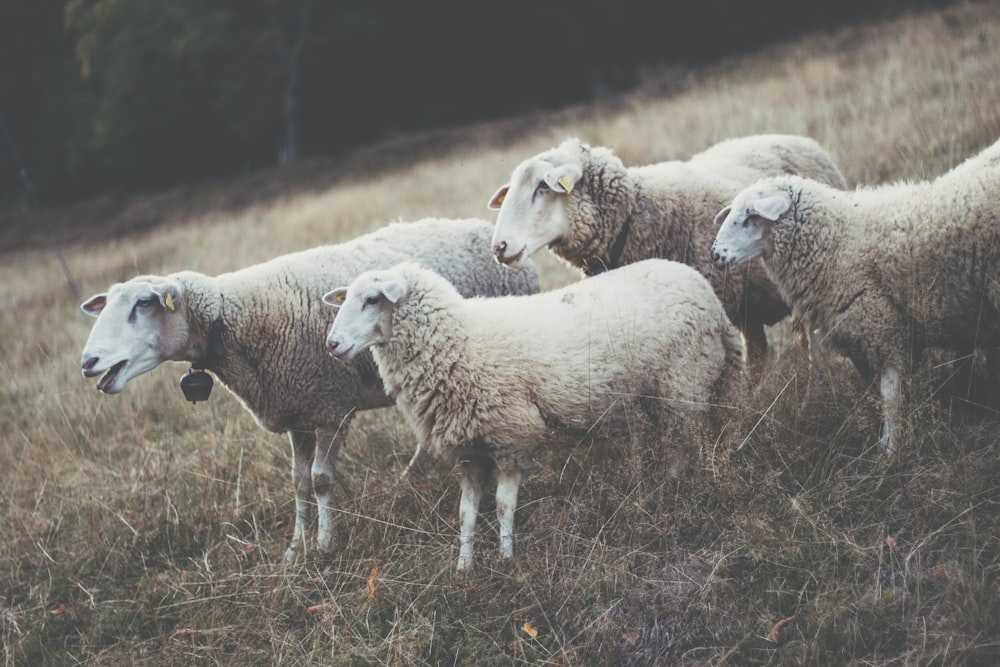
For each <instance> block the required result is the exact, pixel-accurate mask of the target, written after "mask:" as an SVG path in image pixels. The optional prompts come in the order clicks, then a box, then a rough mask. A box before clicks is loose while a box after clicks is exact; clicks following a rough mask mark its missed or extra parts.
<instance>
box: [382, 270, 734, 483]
mask: <svg viewBox="0 0 1000 667" xmlns="http://www.w3.org/2000/svg"><path fill="white" fill-rule="evenodd" d="M393 271H394V272H398V273H399V274H400V275H402V276H403V278H404V280H405V282H406V284H407V286H408V291H407V295H406V297H405V298H404V299H403V300H402V301H401V302H400V303H399V304H398V305H397V306H396V307H395V308H394V310H393V313H392V327H391V330H392V331H391V336H390V338H389V341H388V342H387V343H386V344H385V345H381V346H376V347H375V348H374V357H375V361H376V363H377V365H378V368H379V372H380V374H381V376H382V378H383V381H384V383H385V387H386V391H387V392H388V393H389V394H390V395H391V396H394V397H396V400H397V404H398V405H399V407H400V409H402V410H403V411H404V413H405V414H407V415H408V417H409V418H410V421H411V424H412V425H413V427H414V429H415V430H416V432H417V434H418V439H419V441H420V442H421V443H422V444H423V445H426V446H428V447H429V448H430V449H431V450H432V451H433V452H434V453H436V454H438V455H444V456H450V455H452V454H454V453H455V452H456V451H461V450H462V448H464V447H466V446H468V445H470V444H472V443H479V444H482V445H484V446H486V447H487V448H489V449H490V451H491V452H492V454H493V456H494V457H495V458H496V459H497V465H498V467H501V468H503V467H504V466H505V465H508V463H506V462H505V460H507V459H509V460H510V463H509V465H515V466H521V465H525V461H526V460H527V459H528V458H529V457H530V453H531V451H533V450H534V449H535V448H536V447H537V446H540V445H542V444H544V443H545V442H547V441H548V440H549V439H551V438H553V437H554V436H556V434H557V433H558V432H559V431H566V432H570V433H575V434H577V435H578V434H580V433H583V432H585V431H588V430H590V429H593V428H594V427H595V425H598V424H599V425H600V428H601V429H602V432H605V433H619V434H621V433H625V432H628V430H629V426H630V424H634V423H635V419H636V418H637V417H636V414H638V412H640V411H642V410H643V409H647V410H648V407H646V408H644V407H643V406H640V405H639V403H641V401H640V400H638V398H637V397H658V400H653V401H652V403H653V404H654V405H655V407H654V408H653V414H648V415H646V417H647V418H648V419H649V420H650V421H651V422H653V423H659V424H661V425H663V424H666V423H667V422H668V421H671V420H673V419H675V418H676V419H679V420H683V419H685V418H687V417H688V416H690V415H691V414H696V413H701V412H704V411H706V410H707V409H708V408H709V406H711V405H712V404H713V403H715V401H717V400H718V398H719V396H718V391H717V385H719V384H720V380H723V379H724V380H725V381H729V380H736V379H738V377H739V376H740V374H741V371H742V368H743V363H744V362H743V346H742V341H741V340H740V338H739V334H738V333H737V332H736V330H735V328H734V327H733V326H732V324H731V323H730V322H729V321H728V319H727V318H726V317H725V314H724V313H723V312H722V309H721V306H720V304H719V303H718V300H717V299H716V298H715V296H714V294H713V293H712V290H711V288H710V286H709V285H708V283H707V282H706V281H705V280H704V279H703V278H702V277H701V276H699V275H698V274H697V273H696V272H694V271H693V270H691V269H690V268H689V267H686V266H684V265H681V264H678V263H675V262H669V261H666V260H647V261H645V262H641V263H636V264H634V265H630V266H628V267H623V268H622V269H619V270H617V271H612V272H608V273H606V274H602V275H600V276H597V277H595V278H592V279H590V280H586V281H582V282H580V283H575V284H572V285H570V286H568V287H565V288H562V289H560V290H554V291H551V292H547V293H543V294H539V295H534V296H530V297H504V298H493V299H463V298H462V297H461V296H460V295H459V294H457V293H456V292H455V290H454V288H452V287H451V286H450V285H449V284H448V283H447V282H446V281H444V280H442V279H441V278H440V277H439V276H437V275H435V274H434V273H433V272H431V271H428V270H426V269H423V268H420V267H417V266H415V265H404V266H401V267H396V268H395V269H393ZM722 384H725V382H722ZM723 391H725V390H723ZM632 413H634V414H632Z"/></svg>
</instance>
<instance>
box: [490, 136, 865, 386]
mask: <svg viewBox="0 0 1000 667" xmlns="http://www.w3.org/2000/svg"><path fill="white" fill-rule="evenodd" d="M791 173H795V174H801V175H804V176H809V177H811V178H815V179H816V180H819V181H822V182H824V183H828V184H829V185H832V186H834V187H838V188H843V187H846V182H845V181H844V177H843V176H842V175H841V173H840V170H839V169H838V168H837V166H836V164H834V162H833V159H832V158H831V157H830V155H829V154H828V153H827V152H826V151H825V150H823V148H822V147H821V146H820V145H819V144H817V143H816V142H815V141H813V140H812V139H809V138H807V137H800V136H794V135H757V136H750V137H742V138H737V139H729V140H727V141H723V142H721V143H719V144H716V145H715V146H712V147H711V148H709V149H707V150H705V151H703V152H701V153H698V154H697V155H695V156H694V157H692V158H691V159H689V160H687V161H685V162H681V161H671V162H662V163H658V164H653V165H648V166H644V167H625V165H624V164H622V161H621V160H620V159H619V158H618V157H617V156H615V155H614V154H613V153H612V151H611V150H610V149H609V148H604V147H591V146H589V145H587V144H584V143H582V142H581V141H580V140H579V139H567V140H566V141H564V142H563V143H562V144H561V145H560V146H558V147H557V148H554V149H551V150H548V151H545V152H543V153H540V154H538V155H536V156H534V157H531V158H528V159H527V160H525V161H523V162H521V164H519V165H518V166H517V167H515V169H514V171H513V173H512V175H511V179H510V183H509V184H508V185H504V186H502V187H501V188H500V189H499V190H497V192H496V194H494V195H493V198H492V199H491V200H490V203H489V207H490V208H491V209H499V214H498V215H497V222H496V230H495V232H494V234H493V249H494V252H495V254H496V257H497V260H498V261H500V262H503V263H505V264H510V265H514V266H516V265H517V263H518V262H519V261H520V260H522V259H525V258H528V257H530V256H531V255H532V254H533V253H535V252H536V251H537V250H539V249H540V248H541V247H542V246H548V247H549V249H550V250H551V251H552V252H554V253H555V254H556V255H558V256H559V257H561V258H563V259H564V260H566V261H567V262H568V263H569V264H571V265H574V266H577V267H579V268H581V269H583V272H584V273H585V274H587V275H593V274H595V273H598V272H600V271H602V270H605V269H610V268H615V267H618V266H622V265H624V264H629V263H631V262H635V261H638V260H641V259H647V258H652V257H662V258H665V259H672V260H674V261H676V262H682V263H684V264H688V265H689V266H693V267H694V268H695V269H697V270H698V271H699V272H700V273H701V274H702V275H704V276H705V277H706V278H708V279H709V281H711V283H712V287H713V288H714V289H715V293H716V295H718V297H719V299H720V300H721V301H722V303H723V305H724V306H725V309H726V314H727V315H729V318H730V319H731V320H732V321H733V322H734V323H735V324H736V325H737V326H738V327H739V328H740V330H741V331H742V332H743V335H744V337H745V339H746V344H747V352H748V361H749V363H750V365H751V368H753V369H757V370H759V368H760V367H761V365H762V364H763V363H764V361H765V359H766V356H767V337H766V336H765V333H764V326H765V325H771V324H774V323H775V322H778V321H779V320H781V319H783V318H784V317H785V316H787V315H788V314H789V313H790V312H791V311H790V309H789V307H788V305H786V304H785V302H784V301H782V299H781V297H780V295H779V294H778V291H777V289H775V287H774V285H773V284H771V282H770V280H768V278H767V276H766V274H765V272H764V269H763V267H761V266H760V265H759V263H756V262H755V263H753V264H750V265H748V266H747V268H746V270H745V271H743V272H741V273H739V274H736V273H725V272H720V271H716V270H715V269H714V267H713V266H712V262H711V261H710V260H709V258H708V248H709V246H711V244H712V239H713V238H714V237H715V229H714V228H713V227H712V225H711V220H712V218H713V217H714V216H715V214H716V213H717V212H718V210H719V209H720V208H721V207H722V206H725V205H726V204H727V203H728V202H730V201H731V200H732V198H733V196H734V195H735V194H736V193H737V192H739V190H740V189H741V188H743V187H745V186H747V185H749V184H751V183H753V182H754V181H757V180H759V179H760V178H763V177H765V176H774V175H778V174H791ZM810 330H811V329H810Z"/></svg>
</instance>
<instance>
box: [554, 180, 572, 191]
mask: <svg viewBox="0 0 1000 667" xmlns="http://www.w3.org/2000/svg"><path fill="white" fill-rule="evenodd" d="M556 183H558V184H559V185H561V186H562V187H563V190H565V191H566V194H569V193H571V192H573V184H572V183H570V181H569V176H560V177H559V178H557V179H556Z"/></svg>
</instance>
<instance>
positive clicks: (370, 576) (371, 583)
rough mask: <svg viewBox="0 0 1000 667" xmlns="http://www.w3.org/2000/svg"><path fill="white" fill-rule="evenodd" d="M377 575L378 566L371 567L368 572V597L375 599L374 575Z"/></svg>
mask: <svg viewBox="0 0 1000 667" xmlns="http://www.w3.org/2000/svg"><path fill="white" fill-rule="evenodd" d="M376 575H378V568H377V567H373V568H372V571H371V572H370V573H369V574H368V599H369V600H373V599H375V577H376Z"/></svg>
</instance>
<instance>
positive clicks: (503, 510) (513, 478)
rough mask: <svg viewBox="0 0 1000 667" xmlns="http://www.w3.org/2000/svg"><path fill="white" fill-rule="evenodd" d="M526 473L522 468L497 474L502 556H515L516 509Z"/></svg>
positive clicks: (498, 518)
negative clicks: (519, 490)
mask: <svg viewBox="0 0 1000 667" xmlns="http://www.w3.org/2000/svg"><path fill="white" fill-rule="evenodd" d="M522 479H524V473H523V472H521V471H520V470H517V469H514V470H503V471H501V472H500V473H499V474H498V475H497V522H498V523H499V524H500V556H501V557H502V558H512V557H513V556H514V511H515V510H516V509H517V491H518V489H519V487H520V486H521V480H522Z"/></svg>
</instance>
